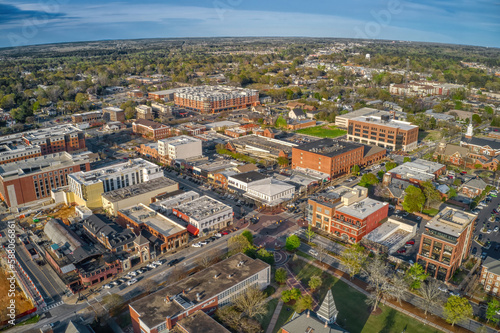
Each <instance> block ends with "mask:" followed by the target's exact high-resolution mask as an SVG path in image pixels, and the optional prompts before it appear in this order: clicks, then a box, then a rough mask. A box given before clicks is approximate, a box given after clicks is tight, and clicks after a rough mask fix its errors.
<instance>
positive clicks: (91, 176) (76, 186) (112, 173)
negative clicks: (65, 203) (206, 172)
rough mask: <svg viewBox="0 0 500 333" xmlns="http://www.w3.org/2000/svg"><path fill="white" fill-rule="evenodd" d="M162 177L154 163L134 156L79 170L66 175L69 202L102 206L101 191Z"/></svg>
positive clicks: (92, 206) (87, 205)
mask: <svg viewBox="0 0 500 333" xmlns="http://www.w3.org/2000/svg"><path fill="white" fill-rule="evenodd" d="M161 177H163V170H162V169H161V168H160V167H159V166H157V165H156V164H154V163H151V162H148V161H145V160H143V159H142V158H136V159H131V160H128V161H127V162H123V163H119V164H115V165H112V166H109V167H104V168H100V169H96V170H93V171H87V172H83V171H79V172H75V173H73V174H71V175H70V176H69V177H68V185H69V189H70V191H71V192H72V194H73V196H72V198H71V202H75V203H76V204H78V205H82V206H86V207H87V208H90V209H95V208H100V207H102V197H101V195H102V194H103V193H106V192H109V191H114V190H115V189H120V188H124V187H129V186H131V185H135V184H140V183H144V182H147V181H149V180H153V179H158V178H161Z"/></svg>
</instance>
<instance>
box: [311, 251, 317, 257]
mask: <svg viewBox="0 0 500 333" xmlns="http://www.w3.org/2000/svg"><path fill="white" fill-rule="evenodd" d="M309 254H310V255H312V256H315V257H316V256H317V255H318V251H316V250H314V249H310V250H309Z"/></svg>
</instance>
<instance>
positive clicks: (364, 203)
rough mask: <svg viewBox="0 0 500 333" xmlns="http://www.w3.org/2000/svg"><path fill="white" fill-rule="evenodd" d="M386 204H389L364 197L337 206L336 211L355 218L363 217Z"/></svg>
mask: <svg viewBox="0 0 500 333" xmlns="http://www.w3.org/2000/svg"><path fill="white" fill-rule="evenodd" d="M387 205H389V204H388V203H387V202H381V201H377V200H374V199H371V198H366V199H363V200H361V201H358V202H356V203H354V204H352V205H349V206H342V207H340V208H337V212H341V213H344V214H347V215H349V216H352V217H355V218H359V219H364V218H367V217H368V216H370V215H371V214H373V213H375V212H376V211H378V210H379V209H381V208H382V207H384V206H387Z"/></svg>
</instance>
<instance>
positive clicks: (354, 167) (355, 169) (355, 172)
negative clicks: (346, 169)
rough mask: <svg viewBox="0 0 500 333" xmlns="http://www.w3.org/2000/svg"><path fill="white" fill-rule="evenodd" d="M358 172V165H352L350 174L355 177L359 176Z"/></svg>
mask: <svg viewBox="0 0 500 333" xmlns="http://www.w3.org/2000/svg"><path fill="white" fill-rule="evenodd" d="M360 170H361V169H360V168H359V165H357V164H355V165H353V166H352V168H351V173H352V174H353V175H355V176H357V175H359V171H360Z"/></svg>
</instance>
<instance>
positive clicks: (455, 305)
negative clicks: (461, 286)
mask: <svg viewBox="0 0 500 333" xmlns="http://www.w3.org/2000/svg"><path fill="white" fill-rule="evenodd" d="M443 314H444V317H445V318H446V321H447V322H448V323H450V324H451V326H454V325H455V323H458V322H460V321H463V320H465V319H467V318H470V317H472V306H471V305H470V303H469V301H468V300H467V298H465V297H460V296H450V297H449V298H448V301H447V302H446V304H445V305H444V307H443Z"/></svg>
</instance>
